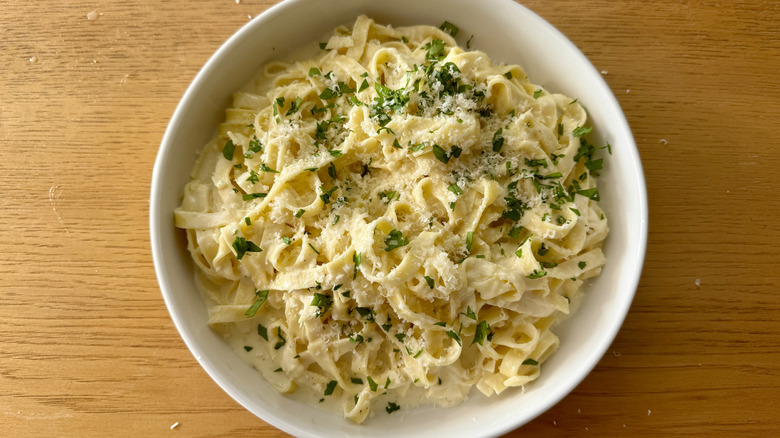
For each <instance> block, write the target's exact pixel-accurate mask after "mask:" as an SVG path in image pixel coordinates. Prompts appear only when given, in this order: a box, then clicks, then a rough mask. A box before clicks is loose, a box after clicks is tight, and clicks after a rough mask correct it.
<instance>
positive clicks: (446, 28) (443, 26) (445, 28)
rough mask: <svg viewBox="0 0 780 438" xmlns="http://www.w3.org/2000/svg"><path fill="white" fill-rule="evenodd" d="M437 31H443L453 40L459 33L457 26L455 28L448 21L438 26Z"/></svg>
mask: <svg viewBox="0 0 780 438" xmlns="http://www.w3.org/2000/svg"><path fill="white" fill-rule="evenodd" d="M439 29H441V30H443V31H444V32H445V33H448V34H449V35H450V36H451V37H453V38H455V36H456V35H457V34H458V32H459V31H460V29H459V28H458V26H455V25H454V24H452V23H450V22H449V21H445V22H444V23H442V24H441V26H439Z"/></svg>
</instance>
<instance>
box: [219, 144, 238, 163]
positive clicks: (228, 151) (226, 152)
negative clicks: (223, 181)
mask: <svg viewBox="0 0 780 438" xmlns="http://www.w3.org/2000/svg"><path fill="white" fill-rule="evenodd" d="M235 151H236V145H234V144H233V140H230V139H228V141H227V143H225V147H224V148H222V156H223V157H225V159H226V160H232V159H233V153H234V152H235Z"/></svg>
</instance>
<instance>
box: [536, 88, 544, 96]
mask: <svg viewBox="0 0 780 438" xmlns="http://www.w3.org/2000/svg"><path fill="white" fill-rule="evenodd" d="M542 93H544V90H542V89H541V88H539V89H537V90H535V91H534V99H538V98H539V96H541V95H542Z"/></svg>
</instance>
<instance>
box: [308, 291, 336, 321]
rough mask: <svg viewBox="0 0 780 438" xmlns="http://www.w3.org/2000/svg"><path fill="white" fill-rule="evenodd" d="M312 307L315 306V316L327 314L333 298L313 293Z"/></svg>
mask: <svg viewBox="0 0 780 438" xmlns="http://www.w3.org/2000/svg"><path fill="white" fill-rule="evenodd" d="M311 305H312V306H317V316H322V315H324V314H325V313H327V312H328V309H330V306H331V305H333V297H332V296H330V295H327V294H321V293H317V292H315V293H314V297H312V300H311Z"/></svg>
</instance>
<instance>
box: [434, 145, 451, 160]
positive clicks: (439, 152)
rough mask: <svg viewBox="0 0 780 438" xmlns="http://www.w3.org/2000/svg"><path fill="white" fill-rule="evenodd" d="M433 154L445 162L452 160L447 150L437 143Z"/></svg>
mask: <svg viewBox="0 0 780 438" xmlns="http://www.w3.org/2000/svg"><path fill="white" fill-rule="evenodd" d="M433 156H434V157H436V159H437V160H439V161H441V162H442V163H444V164H447V163H448V162H449V161H450V156H449V155H447V152H445V151H444V149H442V147H441V146H439V145H437V144H435V145H433Z"/></svg>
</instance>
